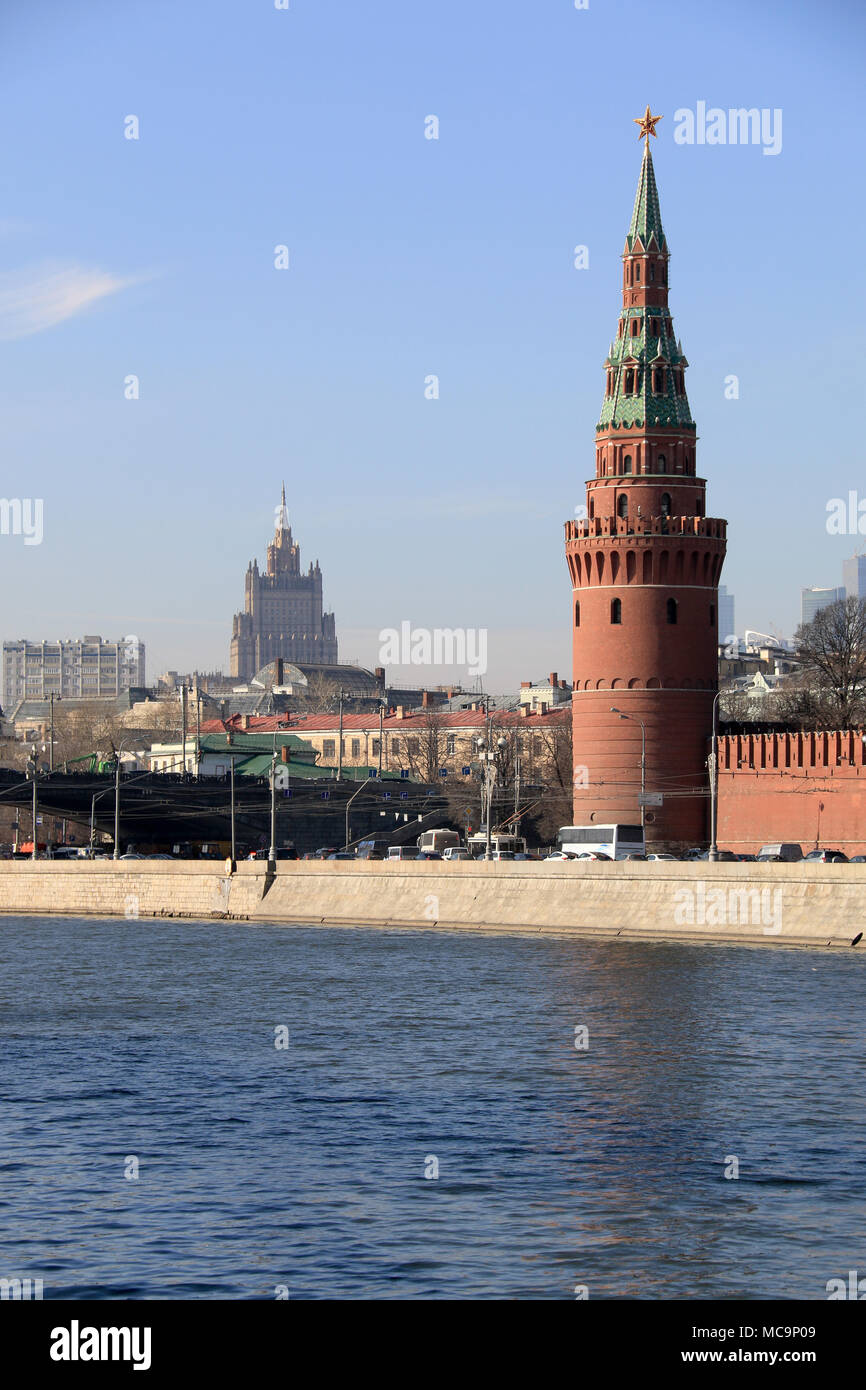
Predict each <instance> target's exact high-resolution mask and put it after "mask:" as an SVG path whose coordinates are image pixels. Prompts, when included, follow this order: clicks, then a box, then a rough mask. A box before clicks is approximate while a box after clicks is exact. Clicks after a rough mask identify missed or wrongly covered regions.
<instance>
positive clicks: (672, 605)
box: [668, 598, 677, 626]
mask: <svg viewBox="0 0 866 1390" xmlns="http://www.w3.org/2000/svg"><path fill="white" fill-rule="evenodd" d="M676 621H677V601H676V599H675V598H669V599H668V622H669V623H671V624H672V625H673V626H676Z"/></svg>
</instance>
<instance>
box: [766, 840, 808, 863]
mask: <svg viewBox="0 0 866 1390" xmlns="http://www.w3.org/2000/svg"><path fill="white" fill-rule="evenodd" d="M772 855H778V856H779V858H780V859H784V861H785V863H791V864H794V863H796V862H797V861H798V860H800V859H802V858H803V850H802V848H801V847H800V845H797V844H793V843H792V842H791V841H790V840H783V841H781V842H777V843H775V844H772V845H763V846H762V847H761V849H759V850H758V860H759V861H762V860H763V859H764V858H770V856H772ZM772 862H775V861H772Z"/></svg>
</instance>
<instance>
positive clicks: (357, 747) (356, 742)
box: [352, 738, 361, 758]
mask: <svg viewBox="0 0 866 1390" xmlns="http://www.w3.org/2000/svg"><path fill="white" fill-rule="evenodd" d="M360 756H361V740H360V739H359V738H353V739H352V757H353V758H360Z"/></svg>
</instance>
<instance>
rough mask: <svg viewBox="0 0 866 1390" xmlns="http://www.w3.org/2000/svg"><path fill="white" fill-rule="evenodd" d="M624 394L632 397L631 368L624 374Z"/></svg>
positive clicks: (632, 381)
mask: <svg viewBox="0 0 866 1390" xmlns="http://www.w3.org/2000/svg"><path fill="white" fill-rule="evenodd" d="M625 394H626V395H627V396H633V395H634V371H633V370H632V368H631V367H629V368H628V370H627V372H626V374H625Z"/></svg>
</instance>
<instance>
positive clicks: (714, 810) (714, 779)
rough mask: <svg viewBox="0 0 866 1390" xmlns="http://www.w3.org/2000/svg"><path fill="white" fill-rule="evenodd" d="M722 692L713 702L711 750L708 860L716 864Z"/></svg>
mask: <svg viewBox="0 0 866 1390" xmlns="http://www.w3.org/2000/svg"><path fill="white" fill-rule="evenodd" d="M721 693H722V692H721V690H717V691H716V695H715V699H714V700H713V736H712V747H711V748H710V758H709V762H710V852H709V855H708V858H709V859H710V860H711V861H712V862H713V863H716V862H717V861H718V858H719V847H718V845H717V844H716V825H717V822H718V797H719V774H718V767H717V761H716V758H717V755H716V749H717V747H718V729H719V697H720V695H721Z"/></svg>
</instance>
